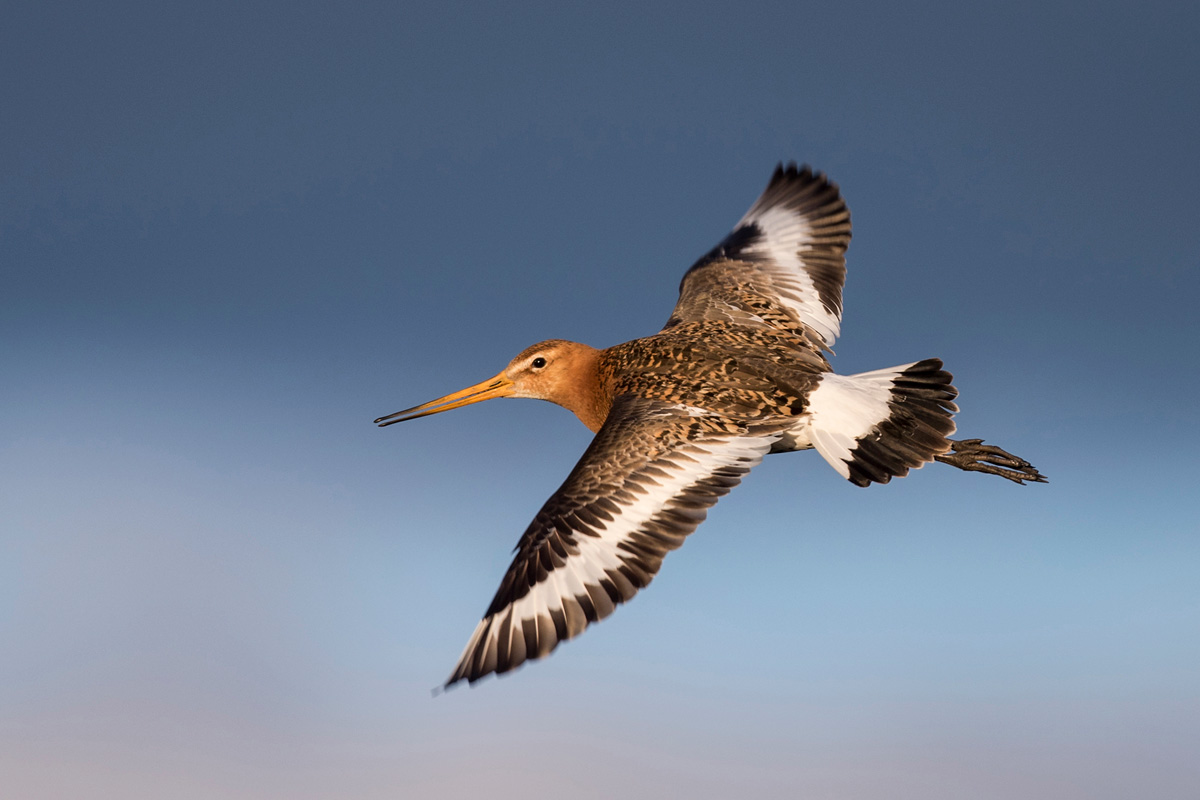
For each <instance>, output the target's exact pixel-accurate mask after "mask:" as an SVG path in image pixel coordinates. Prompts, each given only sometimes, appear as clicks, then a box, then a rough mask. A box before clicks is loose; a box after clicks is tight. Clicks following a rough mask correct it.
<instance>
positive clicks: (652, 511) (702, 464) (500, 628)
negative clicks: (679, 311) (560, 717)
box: [446, 396, 779, 687]
mask: <svg viewBox="0 0 1200 800" xmlns="http://www.w3.org/2000/svg"><path fill="white" fill-rule="evenodd" d="M778 438H779V432H778V429H774V428H759V429H747V428H746V427H745V426H744V425H740V424H739V423H736V422H733V421H730V420H727V419H725V418H722V417H718V416H714V415H711V414H709V413H708V412H704V411H701V410H699V409H694V408H690V407H686V406H678V405H669V404H666V403H661V402H657V401H651V400H645V399H642V398H633V397H628V396H626V397H622V398H618V400H617V402H616V404H614V407H613V409H612V411H611V412H610V414H609V416H608V420H607V421H606V422H605V423H604V427H602V428H601V429H600V431H599V433H597V434H596V438H595V439H594V440H593V441H592V444H591V446H590V447H589V448H588V449H587V452H585V453H584V454H583V458H581V459H580V460H579V463H578V464H577V465H576V466H575V469H574V470H572V471H571V474H570V475H569V476H568V477H567V480H566V482H565V483H563V485H562V487H561V488H559V490H558V491H557V492H555V493H554V495H553V496H552V497H551V498H550V499H549V500H547V501H546V504H545V505H544V506H542V510H541V511H539V512H538V514H537V516H536V517H534V520H533V522H532V523H531V524H530V526H529V528H528V529H527V530H526V531H525V533H524V534H523V535H522V536H521V541H520V542H519V543H518V544H517V549H516V557H515V558H514V559H513V562H512V565H511V566H510V567H509V568H508V572H507V573H506V574H505V576H504V580H503V581H502V582H501V583H500V589H499V591H497V592H496V597H495V599H493V600H492V604H491V605H490V606H489V607H488V610H487V613H486V614H485V615H484V617H483V619H482V621H480V623H479V626H478V627H477V628H476V629H475V633H474V635H473V636H472V637H471V640H470V642H468V644H467V647H466V649H465V650H464V651H463V654H462V656H461V657H460V658H459V661H458V665H457V666H456V667H455V668H454V672H453V674H451V676H450V678H449V679H448V680H447V681H446V686H447V687H449V686H450V685H451V684H454V683H457V682H458V681H461V680H464V679H465V680H467V681H470V682H472V683H474V682H475V681H477V680H479V679H480V678H482V677H484V676H486V675H488V674H490V673H493V672H497V673H500V672H508V671H509V670H511V669H513V668H515V667H517V666H519V665H520V664H522V663H523V662H524V661H526V660H527V659H535V658H542V657H543V656H545V655H547V654H549V653H550V651H552V650H553V649H554V648H555V647H557V646H558V643H559V642H561V641H564V640H566V639H570V638H572V637H573V636H577V635H578V634H580V633H581V632H582V631H583V630H584V628H586V627H587V626H588V624H589V623H592V622H596V621H598V620H601V619H603V618H604V617H606V616H608V615H609V614H611V613H612V611H613V609H614V608H615V607H616V605H617V604H619V603H623V602H625V601H626V600H628V599H630V598H631V597H633V595H634V594H636V593H637V590H638V589H641V588H643V587H644V586H646V585H647V584H649V583H650V581H651V579H652V578H653V577H654V575H655V573H657V572H658V569H659V567H660V566H661V565H662V560H663V557H664V556H665V555H666V554H667V552H668V551H670V550H674V549H675V548H677V547H679V546H680V545H681V544H683V540H684V537H686V536H687V535H688V534H689V533H691V532H692V531H694V530H695V529H696V526H698V525H699V524H700V523H701V522H703V521H704V517H705V515H706V514H707V509H708V508H709V507H711V506H712V505H713V504H714V503H716V502H717V500H718V499H719V498H720V497H721V496H722V495H724V494H726V493H727V492H728V491H729V490H730V489H732V488H733V487H734V486H736V485H737V484H738V483H739V481H740V480H741V478H742V476H743V475H745V474H746V473H747V472H749V471H750V469H751V468H752V467H754V465H756V464H757V463H758V462H759V461H761V460H762V457H763V455H765V454H766V453H767V451H768V450H770V448H771V445H772V444H773V443H774V442H775V441H776V440H777V439H778Z"/></svg>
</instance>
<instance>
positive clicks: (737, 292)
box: [666, 164, 850, 349]
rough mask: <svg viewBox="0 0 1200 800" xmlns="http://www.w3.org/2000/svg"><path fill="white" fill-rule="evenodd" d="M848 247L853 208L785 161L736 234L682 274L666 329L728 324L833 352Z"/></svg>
mask: <svg viewBox="0 0 1200 800" xmlns="http://www.w3.org/2000/svg"><path fill="white" fill-rule="evenodd" d="M849 244H850V211H849V209H847V208H846V203H845V202H844V201H843V200H842V197H841V195H840V194H839V192H838V187H837V184H835V183H831V182H830V181H829V180H828V179H827V178H826V177H825V176H824V175H823V174H822V173H819V172H818V173H816V174H814V173H813V171H812V170H811V169H810V168H809V167H807V166H804V167H800V168H797V167H796V165H795V164H789V165H788V166H787V167H784V166H783V165H782V164H780V165H779V166H778V167H776V168H775V174H774V175H772V176H771V182H770V183H769V184H767V188H766V190H765V191H763V193H762V196H761V197H759V198H758V200H757V201H755V203H754V205H753V206H751V207H750V210H749V211H747V212H746V216H744V217H742V220H741V222H739V223H738V224H737V226H736V227H735V228H734V229H733V233H731V234H729V235H728V236H726V237H725V240H724V241H722V242H721V243H720V244H719V245H717V246H716V247H714V248H713V249H712V250H711V251H710V252H709V253H708V254H707V255H705V256H704V257H703V258H701V259H700V260H699V261H697V262H696V263H695V264H694V265H693V266H692V268H691V269H689V270H688V271H687V274H686V275H684V276H683V282H682V283H681V284H680V286H679V302H678V303H676V304H675V310H674V311H673V312H672V313H671V318H670V320H668V321H667V325H666V327H667V328H670V327H672V326H674V325H677V324H679V323H681V322H692V321H696V320H705V319H719V320H730V321H734V322H737V323H738V324H741V325H752V326H767V327H772V328H781V329H784V330H787V331H789V332H792V333H795V334H797V335H799V336H802V337H803V338H806V339H808V340H809V341H810V342H812V344H813V346H814V347H816V348H818V349H820V348H824V349H828V348H830V347H832V346H833V342H834V340H835V339H837V336H838V331H839V328H840V325H841V320H842V285H843V283H844V282H845V279H846V248H847V247H848V246H849Z"/></svg>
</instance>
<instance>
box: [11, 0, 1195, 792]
mask: <svg viewBox="0 0 1200 800" xmlns="http://www.w3.org/2000/svg"><path fill="white" fill-rule="evenodd" d="M4 17H5V21H4V24H3V26H0V109H2V111H0V389H2V391H0V410H2V411H3V420H4V421H3V424H0V687H3V688H0V783H4V784H5V785H8V786H11V787H16V788H15V790H13V791H16V793H17V795H19V796H22V797H29V798H41V797H57V796H68V795H76V796H77V795H78V793H79V792H80V791H82V790H83V788H84V787H86V789H87V793H88V794H89V796H90V797H97V798H100V797H113V798H117V797H120V798H128V797H141V796H151V795H153V796H163V795H164V793H165V794H169V795H170V796H172V797H197V798H200V797H205V798H208V797H213V796H218V795H219V796H224V797H230V798H264V797H279V798H285V797H286V798H289V799H291V798H301V799H303V798H309V797H312V798H316V797H330V796H338V797H381V796H411V797H418V796H440V797H458V796H464V797H465V796H471V797H475V796H478V795H479V794H480V793H481V792H486V793H487V794H488V795H489V796H492V797H516V796H526V794H525V792H524V789H523V787H528V786H529V785H530V782H531V781H534V782H536V781H544V782H545V783H546V785H547V787H549V788H548V789H547V791H554V792H557V793H562V794H570V795H571V796H573V797H580V798H590V797H607V796H611V795H612V794H614V793H615V792H617V791H618V790H619V791H621V792H622V793H623V795H624V796H631V797H652V796H654V797H657V796H665V795H664V793H669V794H672V795H678V794H682V793H684V792H686V793H687V794H688V795H689V796H692V797H714V798H715V797H728V796H734V795H736V794H738V793H744V791H746V790H747V789H749V790H752V793H753V794H755V795H756V796H763V797H775V796H780V797H782V796H788V797H794V796H819V797H824V796H828V797H838V798H842V797H845V798H851V797H853V798H866V797H880V798H884V797H886V798H889V799H891V798H907V797H912V798H922V799H923V800H928V799H930V798H960V797H964V796H971V797H980V798H1010V797H1015V796H1031V797H1039V796H1041V797H1046V796H1054V797H1059V798H1071V797H1079V798H1089V799H1091V798H1106V797H1112V798H1117V797H1129V796H1145V797H1149V796H1160V797H1161V796H1181V795H1182V794H1184V793H1186V791H1187V790H1188V789H1187V788H1185V787H1194V786H1195V785H1196V783H1197V781H1198V780H1200V773H1198V772H1197V767H1196V766H1195V764H1194V753H1195V752H1196V751H1197V750H1198V749H1200V724H1198V723H1197V720H1198V719H1200V691H1198V690H1197V684H1196V681H1195V678H1194V668H1195V664H1196V663H1197V660H1198V659H1200V649H1198V647H1200V646H1198V645H1197V642H1198V641H1200V638H1198V636H1197V634H1200V596H1198V593H1197V590H1196V586H1198V585H1200V574H1198V573H1200V567H1198V564H1200V541H1198V539H1197V536H1196V534H1197V531H1198V528H1200V509H1198V508H1197V501H1196V500H1195V499H1194V498H1193V497H1192V495H1194V494H1195V492H1194V491H1192V490H1191V489H1190V488H1189V486H1190V480H1189V477H1190V476H1191V475H1192V473H1193V472H1194V466H1193V464H1192V461H1193V460H1194V455H1195V453H1196V451H1197V446H1198V445H1200V436H1198V435H1197V434H1198V432H1197V424H1196V422H1195V410H1194V409H1195V405H1196V403H1195V400H1194V398H1195V397H1196V396H1197V393H1198V392H1200V379H1198V378H1197V373H1196V370H1195V369H1194V363H1195V361H1196V354H1197V352H1200V326H1198V325H1197V323H1196V312H1195V306H1196V303H1197V298H1198V297H1200V277H1198V275H1197V269H1196V268H1197V264H1198V261H1200V233H1198V231H1200V225H1197V221H1198V220H1200V189H1197V187H1198V186H1200V148H1197V146H1196V142H1197V141H1200V101H1198V99H1197V92H1196V87H1195V77H1196V75H1198V74H1200V55H1198V51H1197V48H1196V46H1195V42H1196V40H1197V36H1198V35H1200V12H1197V10H1196V9H1195V7H1193V6H1191V5H1188V4H1184V3H1162V4H1157V3H1149V4H1148V3H1137V4H1134V3H1099V4H1074V3H1053V4H1049V5H1047V4H1044V3H1042V4H1032V3H1031V4H1003V5H994V6H988V7H980V6H978V5H977V4H976V5H969V4H968V5H963V4H923V5H920V6H911V7H903V6H900V5H897V4H887V3H839V4H828V3H823V4H799V3H777V4H768V3H763V4H748V5H741V6H737V7H735V6H733V5H721V4H715V3H714V4H690V5H686V6H685V5H678V6H670V5H660V6H657V7H655V8H653V9H646V8H642V7H640V6H639V5H632V4H631V5H628V6H625V7H621V6H614V5H612V4H606V5H604V6H603V7H601V6H599V5H597V4H563V3H553V4H551V3H547V4H544V5H534V4H521V5H520V6H519V7H514V8H504V9H501V8H498V7H494V6H489V5H484V4H479V5H456V6H444V7H443V6H441V5H436V6H435V5H433V4H426V5H422V6H417V5H405V6H402V5H399V4H393V3H380V4H367V3H357V4H354V5H352V6H345V5H343V6H334V5H328V6H323V5H319V4H312V3H290V4H262V3H260V4H253V5H252V6H247V5H246V4H212V3H210V4H202V5H199V6H198V5H195V4H164V3H144V4H139V3H116V4H107V5H96V4H67V3H56V4H52V5H51V4H44V3H10V4H8V5H7V6H6V7H5V13H4ZM792 159H794V160H797V161H801V162H808V163H811V164H812V165H813V166H814V167H815V168H817V169H820V170H823V171H825V172H827V173H828V174H829V175H830V176H831V177H832V178H833V179H834V180H836V181H837V182H838V183H839V184H840V185H841V187H842V190H843V193H844V195H845V197H846V199H847V201H848V203H849V206H850V209H851V212H852V214H853V219H854V224H855V229H854V241H853V243H852V245H851V248H850V252H849V255H848V267H849V275H848V279H847V289H846V295H845V305H846V310H845V315H844V324H843V336H842V338H841V339H840V340H839V342H838V345H837V351H838V358H837V359H836V361H835V367H836V368H837V369H838V370H839V371H841V372H846V373H850V372H858V371H863V370H868V369H874V368H880V367H885V366H891V365H894V364H900V363H906V362H909V361H913V360H916V359H920V358H925V357H929V356H938V357H941V358H943V359H944V360H945V361H946V363H947V366H948V368H949V369H951V370H952V371H953V372H954V373H955V376H956V381H955V383H956V385H957V386H958V387H959V389H960V390H961V392H962V395H961V397H960V405H961V407H962V413H961V414H960V415H959V417H958V422H959V430H960V433H961V434H962V435H964V436H983V437H986V438H987V439H989V440H990V441H995V442H997V443H1000V444H1002V445H1003V446H1005V447H1008V448H1009V449H1011V450H1013V451H1014V452H1017V453H1019V454H1021V455H1023V456H1025V457H1027V458H1029V459H1030V460H1031V461H1033V462H1034V463H1036V464H1037V465H1038V466H1039V467H1041V468H1042V469H1043V470H1044V471H1045V472H1046V473H1047V474H1049V475H1050V477H1051V480H1052V483H1051V484H1050V485H1048V486H1035V487H1027V488H1021V487H1016V486H1012V485H1008V484H1005V483H1004V482H1001V481H999V480H995V479H988V478H985V477H983V476H975V475H967V474H964V473H960V472H957V471H955V470H950V469H947V468H944V467H936V466H935V467H931V468H928V469H924V470H921V471H919V472H916V473H914V474H913V475H912V476H910V477H909V478H907V479H905V480H902V481H895V482H893V483H892V484H890V485H888V486H882V487H874V488H872V489H869V490H861V489H858V488H856V487H854V486H852V485H850V484H849V483H848V482H846V481H844V480H842V479H841V478H840V477H838V476H837V475H836V474H835V473H834V472H833V471H832V470H830V469H829V468H828V467H827V466H826V465H825V464H824V463H823V462H822V461H821V459H820V458H819V457H817V456H816V455H814V454H811V453H801V454H793V455H791V456H786V457H785V456H780V457H778V458H772V459H768V461H767V462H766V463H764V464H763V465H762V466H761V467H760V468H759V469H758V470H756V471H755V473H754V474H753V475H751V476H750V477H749V479H748V480H747V481H746V483H745V485H743V486H742V487H741V488H739V489H738V490H737V492H735V493H733V494H732V495H731V496H730V497H729V498H727V499H726V500H724V501H723V502H722V503H721V505H720V506H719V507H718V508H717V509H715V510H714V512H713V513H712V514H711V516H710V520H709V522H707V523H706V524H705V525H704V526H703V527H702V528H701V529H700V530H699V531H698V532H697V534H696V535H695V536H693V537H692V539H691V540H689V542H688V544H687V546H686V547H684V548H683V549H682V550H680V551H679V552H678V553H675V554H673V555H672V556H671V557H670V558H669V559H668V560H667V562H666V564H665V566H664V568H663V571H662V573H661V574H660V576H659V577H658V579H657V580H656V581H655V584H654V585H653V587H651V588H650V589H649V590H647V591H646V592H645V593H644V596H639V597H638V598H637V599H636V600H635V601H634V602H633V603H631V604H630V605H629V606H628V607H625V608H622V609H621V610H620V611H619V612H618V613H617V614H616V615H614V617H613V618H612V620H611V621H608V622H606V623H604V624H603V625H601V626H598V627H597V628H596V629H595V630H591V631H589V632H588V633H587V635H586V636H584V637H582V638H581V639H580V640H578V641H575V642H571V643H570V644H568V645H565V646H564V647H563V648H561V649H560V651H559V652H557V653H556V654H555V655H554V656H553V657H552V658H551V659H550V660H548V661H546V662H544V663H538V664H534V665H532V666H530V667H528V668H526V669H523V670H522V671H520V672H519V673H518V674H517V675H515V676H512V677H511V678H506V679H504V680H500V681H489V682H488V683H487V684H486V685H482V686H479V687H476V688H475V689H472V690H470V691H456V692H453V693H450V694H449V695H447V696H445V697H442V698H439V699H438V700H436V701H433V700H430V699H429V696H428V690H429V688H430V687H432V686H434V685H436V684H438V683H439V682H440V681H441V680H442V679H443V678H444V677H445V675H446V674H447V673H448V671H449V669H450V668H451V666H452V664H453V661H454V659H455V657H456V656H457V654H458V653H459V651H460V649H461V647H462V646H463V644H465V642H466V639H467V637H468V635H469V634H470V632H471V630H472V629H473V627H474V624H475V622H476V620H477V619H478V616H479V614H480V613H481V612H482V611H483V609H484V607H485V606H486V604H487V602H488V600H489V599H490V597H491V595H492V593H493V591H494V589H495V587H496V585H497V583H498V582H499V579H500V577H501V575H502V573H503V570H504V568H505V566H506V565H507V562H508V558H509V549H510V547H511V546H512V544H513V543H515V541H516V539H517V537H518V535H519V534H520V532H521V531H522V530H523V529H524V527H525V525H526V524H527V523H528V520H529V519H530V518H531V516H532V515H533V513H534V512H535V511H536V509H537V508H538V506H539V505H540V503H541V502H542V501H543V500H544V499H545V497H546V496H548V495H549V494H550V492H551V491H553V489H554V488H555V487H556V486H557V485H558V483H559V482H560V481H561V480H562V478H563V477H564V476H565V474H566V472H567V471H568V470H569V469H570V467H571V465H572V464H573V463H574V462H575V460H576V458H577V457H578V456H579V454H580V453H581V452H582V451H583V448H584V447H585V446H586V443H587V441H588V439H589V434H588V432H587V431H586V430H585V429H583V428H582V427H581V426H580V425H579V424H578V422H577V421H576V420H575V419H574V418H573V417H572V416H571V415H569V414H568V413H566V412H564V411H562V410H561V409H556V408H553V407H551V406H549V405H546V404H540V403H514V402H503V403H500V402H497V403H488V404H484V405H482V406H478V407H474V408H471V409H468V410H464V411H460V412H456V413H455V414H452V415H446V416H444V417H437V418H433V419H429V420H422V421H421V422H414V423H412V424H411V425H404V426H400V427H396V428H389V429H387V430H385V431H380V430H377V429H375V428H374V427H373V426H372V425H371V424H370V420H371V419H373V418H374V417H377V416H379V415H381V414H385V413H390V412H393V411H396V410H398V409H399V408H403V407H406V406H410V405H412V404H414V403H417V402H421V401H424V400H428V399H430V398H432V397H434V396H437V395H440V394H444V393H446V392H448V391H451V390H454V389H457V388H460V387H461V386H465V385H467V384H469V383H474V382H475V381H477V380H480V379H481V378H484V377H486V376H488V375H491V374H494V373H495V372H496V371H497V370H498V369H499V368H500V367H501V366H503V364H504V363H505V362H507V360H508V359H509V358H510V357H511V356H512V355H514V354H515V353H517V352H518V351H520V350H521V349H523V348H524V347H525V346H526V345H528V344H530V343H532V342H534V341H537V340H540V339H544V338H550V337H563V338H571V339H576V340H580V341H584V342H588V343H590V344H593V345H596V346H606V345H610V344H614V343H616V342H619V341H622V340H625V339H629V338H633V337H636V336H641V335H646V334H649V333H652V332H653V331H655V330H657V329H658V328H659V327H660V326H661V325H662V323H663V322H664V321H665V320H666V317H667V315H668V313H669V311H670V308H671V306H672V305H673V303H674V300H675V291H676V287H677V285H678V281H679V278H680V276H681V275H682V274H683V272H684V270H685V269H686V268H687V267H688V266H689V265H690V264H691V263H692V261H693V260H694V259H695V258H697V257H698V256H700V255H701V254H703V253H704V252H706V251H707V250H708V249H709V248H710V247H712V245H713V244H715V243H716V242H717V241H719V240H720V238H721V237H722V236H724V234H725V233H726V232H727V231H728V230H729V229H730V228H731V227H732V225H733V224H734V223H735V222H736V221H737V220H738V218H739V217H740V216H741V215H742V213H743V212H744V211H745V210H746V208H747V207H748V206H749V204H750V203H751V202H752V201H753V200H754V198H755V197H756V196H757V194H758V192H759V191H760V190H761V189H762V187H763V186H764V185H765V183H766V181H767V178H768V176H769V175H770V172H771V169H772V168H773V167H774V165H775V164H776V162H778V161H781V160H792Z"/></svg>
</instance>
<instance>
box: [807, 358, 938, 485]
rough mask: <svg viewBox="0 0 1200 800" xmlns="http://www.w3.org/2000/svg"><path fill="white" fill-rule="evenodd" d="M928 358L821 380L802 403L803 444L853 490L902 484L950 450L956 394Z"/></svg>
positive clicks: (832, 375) (825, 376)
mask: <svg viewBox="0 0 1200 800" xmlns="http://www.w3.org/2000/svg"><path fill="white" fill-rule="evenodd" d="M953 377H954V376H952V375H951V374H950V373H949V372H946V371H945V370H943V369H942V362H941V361H940V360H938V359H936V358H928V359H926V360H924V361H918V362H916V363H915V364H905V365H904V366H901V367H891V368H890V369H879V370H875V371H874V372H863V373H861V374H859V375H835V374H833V373H832V372H830V373H826V374H824V375H822V376H821V382H820V383H819V384H817V388H816V389H815V390H813V392H812V394H811V395H809V398H808V400H809V404H808V414H809V421H808V438H809V441H811V442H812V445H813V447H815V448H816V449H817V452H819V453H820V454H821V455H822V456H823V457H824V458H825V460H826V461H828V462H829V463H830V465H831V466H832V467H833V468H834V469H836V470H837V471H838V472H839V473H841V475H842V477H843V478H848V479H849V480H850V481H851V482H852V483H854V484H856V485H858V486H867V485H869V484H870V483H871V482H872V481H874V482H875V483H887V482H888V481H890V480H891V479H892V478H893V477H904V476H905V475H907V474H908V471H909V470H910V469H917V468H919V467H921V466H922V465H923V464H925V463H926V462H929V461H932V460H933V459H934V457H935V456H938V455H940V454H942V453H945V452H946V451H947V450H949V449H950V445H951V443H950V441H949V440H947V439H946V437H947V436H949V435H950V434H952V433H954V421H953V420H952V419H951V418H950V417H951V415H952V414H954V412H956V411H958V406H956V405H955V404H954V398H955V397H957V396H958V390H957V389H955V388H954V387H953V386H951V385H950V381H951V380H952V379H953Z"/></svg>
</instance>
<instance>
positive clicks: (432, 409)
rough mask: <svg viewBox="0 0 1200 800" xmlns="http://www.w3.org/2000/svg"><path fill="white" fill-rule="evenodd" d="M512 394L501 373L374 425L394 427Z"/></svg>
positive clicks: (509, 384)
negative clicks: (399, 423)
mask: <svg viewBox="0 0 1200 800" xmlns="http://www.w3.org/2000/svg"><path fill="white" fill-rule="evenodd" d="M512 393H513V382H512V381H510V380H509V379H508V378H506V377H504V373H503V372H501V373H500V374H499V375H497V376H496V377H494V378H489V379H487V380H486V381H483V382H482V383H477V384H475V385H474V386H468V387H467V388H465V389H463V390H462V391H459V392H455V393H454V394H448V395H446V396H445V397H439V398H438V399H437V400H430V401H429V402H428V403H422V404H421V405H419V406H413V407H412V408H406V409H404V410H403V411H397V412H396V413H395V414H388V415H387V416H386V417H380V418H379V419H377V420H375V424H376V425H378V426H379V427H381V428H386V427H387V426H388V425H395V424H396V423H397V422H405V421H406V420H410V419H417V418H418V417H428V416H429V415H430V414H440V413H441V412H443V411H450V410H452V409H455V408H462V407H463V406H469V405H471V404H472V403H479V402H482V401H484V400H491V399H492V398H493V397H511V396H512Z"/></svg>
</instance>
